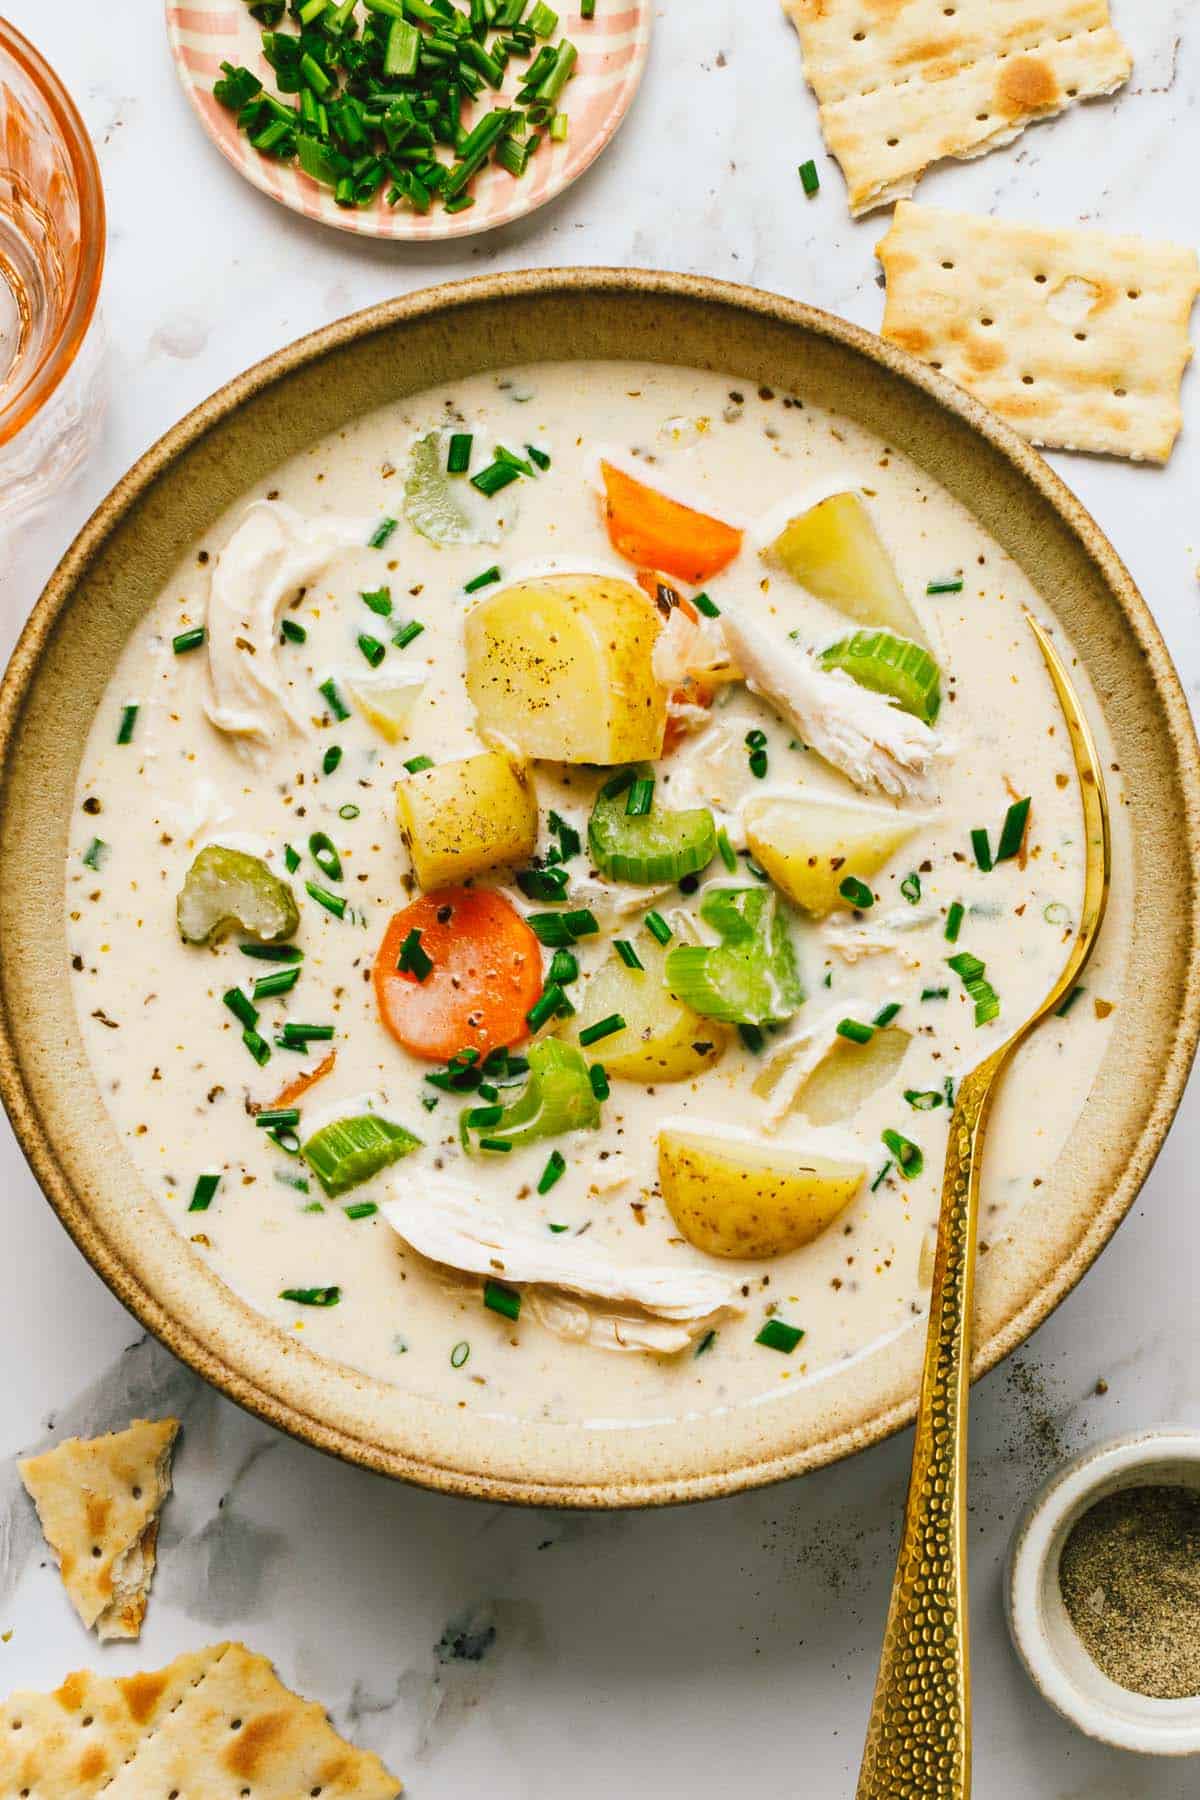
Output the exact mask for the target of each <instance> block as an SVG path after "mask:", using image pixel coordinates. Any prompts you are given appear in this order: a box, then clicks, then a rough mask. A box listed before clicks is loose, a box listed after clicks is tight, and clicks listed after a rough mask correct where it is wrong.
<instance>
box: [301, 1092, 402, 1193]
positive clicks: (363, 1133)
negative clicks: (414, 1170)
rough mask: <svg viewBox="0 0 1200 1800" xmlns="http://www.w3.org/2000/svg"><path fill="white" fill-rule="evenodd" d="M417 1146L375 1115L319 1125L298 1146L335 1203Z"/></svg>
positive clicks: (396, 1128) (390, 1123)
mask: <svg viewBox="0 0 1200 1800" xmlns="http://www.w3.org/2000/svg"><path fill="white" fill-rule="evenodd" d="M420 1142H421V1140H420V1138H418V1137H414V1136H413V1134H412V1132H411V1131H406V1130H405V1129H404V1126H403V1125H395V1124H393V1123H392V1121H391V1119H381V1118H380V1117H379V1115H378V1113H362V1114H360V1115H359V1116H357V1117H355V1118H351V1119H334V1120H333V1122H332V1123H331V1124H329V1125H322V1127H321V1129H320V1130H319V1131H314V1132H313V1134H312V1136H311V1137H310V1138H309V1140H308V1142H307V1143H306V1144H304V1145H303V1146H302V1154H303V1156H304V1160H305V1162H306V1163H307V1164H308V1166H309V1168H310V1169H311V1170H312V1172H313V1174H314V1175H315V1176H316V1178H317V1180H318V1181H319V1182H320V1184H321V1186H322V1187H323V1188H324V1189H325V1192H326V1193H327V1194H328V1196H329V1198H330V1199H331V1200H336V1199H337V1197H338V1195H339V1194H344V1193H346V1192H347V1191H348V1190H349V1189H350V1188H353V1187H358V1186H359V1184H360V1183H361V1182H364V1181H370V1179H371V1177H372V1175H378V1174H379V1172H380V1170H381V1169H386V1168H388V1167H389V1165H390V1164H392V1163H394V1162H398V1161H399V1160H400V1158H401V1157H402V1156H407V1155H408V1154H409V1152H410V1150H416V1149H417V1148H418V1147H419V1145H420Z"/></svg>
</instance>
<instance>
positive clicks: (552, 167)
mask: <svg viewBox="0 0 1200 1800" xmlns="http://www.w3.org/2000/svg"><path fill="white" fill-rule="evenodd" d="M651 5H652V0H596V16H595V18H594V19H592V20H589V21H586V22H585V21H584V20H582V19H581V18H580V16H579V0H570V4H562V5H559V6H558V7H557V11H558V14H559V21H560V25H559V29H560V31H561V33H562V34H564V35H565V36H567V37H569V38H570V39H571V41H572V42H573V43H574V44H575V45H576V46H577V47H578V50H579V61H578V63H577V64H576V68H575V75H574V77H573V78H572V80H571V82H570V85H569V86H568V88H567V90H566V95H565V98H564V102H563V104H564V110H565V111H566V112H567V113H568V115H569V117H570V121H571V124H570V133H569V136H568V138H567V141H566V142H565V143H562V144H551V143H550V142H549V141H545V142H543V144H542V146H541V148H540V149H539V151H538V152H537V155H536V156H535V157H534V158H533V161H532V162H531V163H530V165H529V170H528V172H527V173H526V174H525V175H524V176H522V177H521V178H520V180H514V179H513V177H512V176H511V175H509V174H508V173H507V172H506V171H505V170H504V169H500V168H496V167H494V166H491V165H489V166H488V167H487V168H485V169H484V170H483V171H482V173H481V174H479V175H478V176H476V178H475V181H474V183H473V185H472V189H471V191H472V193H473V194H474V196H475V204H474V206H472V207H469V208H468V209H467V210H466V211H465V212H460V213H450V214H447V213H446V212H444V211H443V210H442V209H441V208H440V207H436V206H435V207H434V208H433V209H432V210H431V211H430V212H429V213H427V214H425V215H421V214H420V213H414V212H413V211H412V210H411V209H410V208H409V207H407V206H398V207H391V206H389V205H388V204H387V201H386V200H385V199H384V198H383V194H382V192H381V193H380V194H379V195H377V196H376V198H375V200H374V201H373V202H372V204H371V205H370V206H368V207H365V208H362V209H358V208H345V207H341V206H338V205H337V204H336V203H335V201H334V198H333V195H332V193H331V192H330V190H329V189H328V188H327V187H323V186H322V185H321V183H320V182H317V181H313V180H312V179H311V178H310V177H309V176H307V175H305V174H303V173H302V172H301V171H300V169H299V168H298V167H297V166H296V165H295V164H287V163H278V162H275V161H273V160H272V159H271V158H270V157H267V156H260V155H259V154H258V152H257V151H256V150H252V149H251V147H250V144H249V142H248V140H247V139H246V137H245V136H244V135H243V134H242V133H241V132H239V131H238V128H237V121H236V119H235V117H234V115H233V114H232V113H231V112H228V111H227V110H226V108H225V107H223V106H219V105H218V104H217V102H216V101H215V100H214V99H213V96H212V86H213V82H214V81H215V80H216V79H217V77H218V75H219V74H220V72H221V64H222V63H223V62H231V63H235V64H236V63H244V64H245V65H246V67H247V68H249V69H253V70H254V72H255V73H256V74H257V75H259V76H261V77H262V80H263V82H264V83H269V82H270V81H271V79H272V71H271V69H270V67H269V66H268V64H267V62H266V60H265V59H264V57H263V55H262V49H261V36H262V28H261V26H259V25H256V23H255V21H254V20H253V19H252V18H251V16H250V14H249V11H248V10H247V7H246V5H245V3H244V0H207V4H196V5H181V4H179V3H178V0H167V9H166V11H167V33H168V35H169V37H170V40H171V49H172V51H173V53H174V57H175V67H176V69H177V70H178V71H179V78H180V80H181V81H182V83H183V87H184V92H185V93H186V94H187V96H188V99H189V100H190V101H191V103H192V105H193V107H194V108H195V110H196V113H197V116H198V117H199V119H200V122H201V124H202V125H203V126H204V129H205V131H207V133H208V135H209V137H210V138H211V139H212V140H213V142H214V143H215V144H216V146H217V148H218V149H219V150H220V151H221V153H222V155H223V156H225V157H227V158H228V160H229V161H230V162H231V163H232V164H233V166H234V168H235V169H237V170H238V171H239V172H240V173H241V174H242V175H244V176H245V177H246V179H247V180H248V181H252V182H253V183H254V185H255V187H257V188H261V189H262V191H263V193H264V194H269V195H270V196H271V198H272V200H278V201H280V202H281V203H282V204H283V205H284V206H289V207H291V209H292V211H293V212H298V213H303V214H304V216H305V217H306V218H309V219H318V220H320V222H321V223H322V224H323V225H334V226H336V227H337V229H338V230H339V231H356V232H360V233H362V234H363V235H365V236H367V237H377V238H396V239H400V240H403V241H405V242H418V243H419V242H426V241H429V240H431V239H435V238H454V237H468V236H470V235H472V234H473V233H474V232H477V231H491V230H492V229H493V227H495V226H497V225H508V224H510V223H511V222H512V220H514V219H520V218H522V217H523V216H524V215H525V214H526V213H529V212H532V211H533V210H534V208H535V207H538V206H543V205H545V203H546V201H547V200H552V199H553V198H554V196H555V195H556V194H561V193H562V191H563V189H564V188H566V187H569V186H570V185H571V183H572V182H573V181H575V180H577V179H578V177H579V176H580V175H582V174H583V171H584V170H585V169H586V168H587V167H588V165H589V164H590V163H592V162H593V161H594V160H595V158H596V157H597V156H599V154H600V152H601V151H602V150H603V149H604V147H605V145H606V144H607V143H608V141H609V139H610V138H611V137H612V136H613V134H614V133H615V131H616V129H617V126H618V125H619V124H620V123H621V120H622V119H623V118H624V116H625V113H626V111H627V110H628V107H629V104H630V102H631V101H632V99H633V96H634V94H635V93H636V92H637V87H638V82H639V81H640V80H641V76H642V70H643V69H644V67H645V65H646V54H647V51H648V49H649V45H650V19H651ZM515 73H516V72H515V70H514V78H515ZM507 85H509V84H506V86H507ZM478 104H479V106H480V107H481V108H483V109H486V108H487V107H489V106H490V105H491V104H492V97H491V96H490V95H485V96H481V99H480V101H479V103H478ZM470 122H471V120H470V117H469V116H468V118H467V123H468V124H470Z"/></svg>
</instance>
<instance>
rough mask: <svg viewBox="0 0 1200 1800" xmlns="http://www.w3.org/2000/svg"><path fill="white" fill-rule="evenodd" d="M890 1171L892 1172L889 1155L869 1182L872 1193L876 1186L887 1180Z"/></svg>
mask: <svg viewBox="0 0 1200 1800" xmlns="http://www.w3.org/2000/svg"><path fill="white" fill-rule="evenodd" d="M891 1172H892V1159H891V1157H890V1156H889V1157H888V1159H887V1161H886V1162H885V1163H884V1165H883V1167H882V1169H880V1171H879V1173H878V1175H877V1176H876V1177H875V1179H874V1181H873V1182H872V1183H871V1192H872V1193H874V1192H875V1190H876V1188H878V1187H882V1185H883V1183H884V1182H885V1181H886V1180H887V1178H888V1176H889V1175H890V1174H891Z"/></svg>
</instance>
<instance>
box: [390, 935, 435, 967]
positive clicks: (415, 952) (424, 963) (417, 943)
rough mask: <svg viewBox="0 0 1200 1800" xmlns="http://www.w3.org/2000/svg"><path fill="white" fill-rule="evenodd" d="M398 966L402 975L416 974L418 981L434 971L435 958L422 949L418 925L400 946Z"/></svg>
mask: <svg viewBox="0 0 1200 1800" xmlns="http://www.w3.org/2000/svg"><path fill="white" fill-rule="evenodd" d="M396 967H397V969H398V970H399V972H400V974H401V975H415V977H416V979H417V980H418V981H424V980H425V979H426V978H427V977H428V976H429V975H431V974H432V973H433V959H432V957H430V956H429V955H428V954H427V953H426V951H425V950H423V949H422V947H421V933H420V931H419V930H418V929H417V927H416V926H414V927H413V929H412V930H411V931H410V932H409V934H408V936H407V937H406V938H405V940H404V942H403V943H402V944H401V946H400V956H399V960H398V961H397V963H396Z"/></svg>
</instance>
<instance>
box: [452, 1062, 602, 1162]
mask: <svg viewBox="0 0 1200 1800" xmlns="http://www.w3.org/2000/svg"><path fill="white" fill-rule="evenodd" d="M474 1110H475V1109H474V1108H468V1109H467V1111H466V1112H464V1114H463V1120H462V1124H461V1126H460V1135H461V1137H462V1141H463V1146H464V1148H465V1149H468V1150H470V1149H471V1148H472V1145H471V1141H470V1134H471V1133H472V1132H473V1133H474V1134H475V1136H476V1137H485V1138H489V1139H492V1140H496V1141H499V1142H500V1143H506V1144H513V1145H514V1146H515V1145H518V1144H535V1143H537V1141H538V1140H539V1138H549V1137H558V1136H559V1135H560V1134H561V1133H562V1132H564V1131H591V1130H594V1128H595V1127H596V1126H597V1125H599V1123H600V1102H599V1101H598V1100H597V1098H596V1095H595V1092H594V1090H593V1088H592V1081H591V1076H590V1075H589V1074H588V1065H587V1061H586V1059H585V1057H584V1055H583V1053H582V1051H580V1050H578V1049H576V1047H575V1045H574V1044H564V1043H562V1042H560V1040H559V1039H558V1038H542V1039H541V1041H540V1042H538V1043H536V1044H533V1045H532V1046H531V1047H530V1050H529V1079H528V1081H527V1082H526V1083H525V1086H524V1087H523V1088H522V1090H521V1092H520V1093H519V1094H518V1095H517V1097H516V1099H515V1100H514V1101H513V1103H512V1105H511V1106H506V1107H504V1109H503V1110H502V1112H501V1114H500V1117H499V1119H498V1120H497V1121H496V1123H495V1124H494V1125H488V1126H469V1125H468V1124H467V1118H468V1116H469V1114H470V1113H471V1112H472V1111H474Z"/></svg>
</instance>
